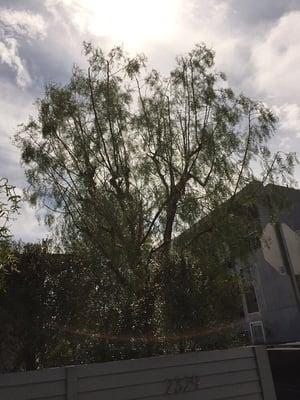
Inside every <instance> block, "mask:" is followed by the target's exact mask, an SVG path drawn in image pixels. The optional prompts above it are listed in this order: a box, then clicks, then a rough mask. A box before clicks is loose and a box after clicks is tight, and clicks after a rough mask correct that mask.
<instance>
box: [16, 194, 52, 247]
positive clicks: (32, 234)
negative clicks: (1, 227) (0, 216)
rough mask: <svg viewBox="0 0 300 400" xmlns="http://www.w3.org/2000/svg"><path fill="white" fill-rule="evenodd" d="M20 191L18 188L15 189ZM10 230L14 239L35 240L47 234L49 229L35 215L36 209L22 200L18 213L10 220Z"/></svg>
mask: <svg viewBox="0 0 300 400" xmlns="http://www.w3.org/2000/svg"><path fill="white" fill-rule="evenodd" d="M17 192H20V190H17ZM10 231H11V233H12V234H13V235H14V239H15V240H19V239H21V240H22V241H24V242H35V241H37V240H40V239H41V238H45V237H47V236H48V235H49V230H48V229H47V228H46V226H45V225H44V224H42V223H39V221H38V219H37V217H36V211H35V210H34V209H33V208H32V207H30V205H29V204H28V203H27V202H22V204H21V210H20V214H19V215H15V216H14V218H13V220H12V221H11V222H10Z"/></svg>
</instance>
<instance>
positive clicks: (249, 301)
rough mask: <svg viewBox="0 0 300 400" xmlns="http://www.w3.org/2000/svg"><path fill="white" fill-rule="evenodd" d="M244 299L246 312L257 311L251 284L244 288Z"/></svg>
mask: <svg viewBox="0 0 300 400" xmlns="http://www.w3.org/2000/svg"><path fill="white" fill-rule="evenodd" d="M245 300H246V306H247V312H248V313H249V314H250V313H254V312H258V311H259V307H258V303H257V298H256V293H255V289H254V286H253V285H249V287H247V288H245Z"/></svg>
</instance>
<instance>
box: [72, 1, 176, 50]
mask: <svg viewBox="0 0 300 400" xmlns="http://www.w3.org/2000/svg"><path fill="white" fill-rule="evenodd" d="M75 3H76V10H77V11H76V14H75V16H74V18H75V21H76V23H77V24H78V25H79V26H81V28H84V29H87V30H88V31H89V32H90V33H92V34H94V35H97V36H105V37H109V38H111V39H112V40H113V41H117V42H119V43H120V42H121V43H124V44H125V45H126V47H130V48H138V47H140V46H141V45H142V44H144V43H146V42H149V41H158V40H159V39H160V38H162V37H164V38H166V37H167V36H169V35H171V34H172V33H173V32H174V30H175V29H176V20H177V15H178V3H179V0H151V1H149V0H110V1H107V0H85V1H84V2H83V1H79V0H75ZM73 4H74V3H73Z"/></svg>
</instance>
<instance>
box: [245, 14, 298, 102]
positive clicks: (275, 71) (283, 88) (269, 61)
mask: <svg viewBox="0 0 300 400" xmlns="http://www.w3.org/2000/svg"><path fill="white" fill-rule="evenodd" d="M252 63H253V65H254V67H255V73H254V76H253V77H251V79H252V80H253V85H255V87H256V90H257V91H259V92H260V93H264V94H265V96H266V97H267V98H270V99H271V100H273V101H274V102H287V103H295V102H300V91H299V87H300V74H299V65H300V12H299V11H294V12H290V13H288V14H286V15H284V16H282V17H281V18H280V19H279V21H278V22H277V23H276V25H275V26H274V27H273V28H272V29H271V30H270V31H269V32H268V33H267V35H266V36H265V38H264V39H263V40H261V42H260V43H257V45H256V46H254V47H253V50H252Z"/></svg>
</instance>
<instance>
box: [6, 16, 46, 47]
mask: <svg viewBox="0 0 300 400" xmlns="http://www.w3.org/2000/svg"><path fill="white" fill-rule="evenodd" d="M0 25H2V28H5V29H6V30H7V31H8V32H10V33H11V34H14V35H15V34H18V35H21V36H25V37H28V38H33V39H34V38H43V37H45V36H46V29H47V24H46V22H45V20H44V18H43V17H42V16H41V15H39V14H33V13H31V12H29V11H26V10H24V11H18V10H12V9H8V8H0Z"/></svg>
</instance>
